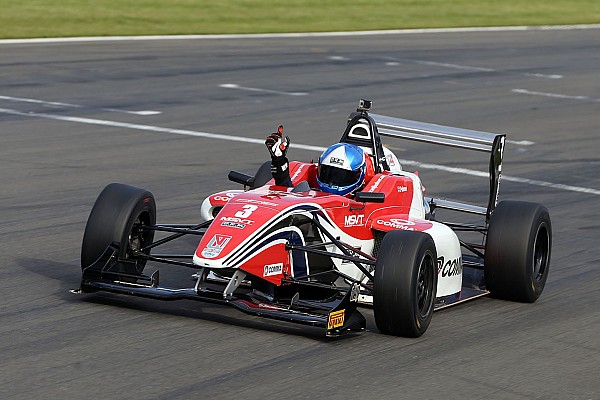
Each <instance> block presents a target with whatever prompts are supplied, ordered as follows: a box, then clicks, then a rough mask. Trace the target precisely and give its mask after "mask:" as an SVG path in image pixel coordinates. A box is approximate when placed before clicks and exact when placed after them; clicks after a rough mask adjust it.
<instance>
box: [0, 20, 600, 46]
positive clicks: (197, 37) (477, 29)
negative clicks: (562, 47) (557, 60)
mask: <svg viewBox="0 0 600 400" xmlns="http://www.w3.org/2000/svg"><path fill="white" fill-rule="evenodd" d="M576 29H600V24H580V25H542V26H489V27H471V28H429V29H390V30H373V31H354V32H298V33H254V34H223V35H149V36H93V37H65V38H33V39H3V40H0V45H2V44H28V43H77V42H122V41H137V40H208V39H271V38H274V39H276V38H305V37H345V36H376V35H410V34H422V33H442V34H449V33H462V32H467V33H468V32H514V31H558V30H576Z"/></svg>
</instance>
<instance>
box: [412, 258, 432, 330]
mask: <svg viewBox="0 0 600 400" xmlns="http://www.w3.org/2000/svg"><path fill="white" fill-rule="evenodd" d="M416 295H417V311H418V313H419V317H420V318H421V319H424V318H426V317H427V316H428V314H429V313H430V310H431V305H432V300H433V262H432V259H431V257H429V256H426V257H423V259H422V260H421V265H419V275H418V278H417V293H416Z"/></svg>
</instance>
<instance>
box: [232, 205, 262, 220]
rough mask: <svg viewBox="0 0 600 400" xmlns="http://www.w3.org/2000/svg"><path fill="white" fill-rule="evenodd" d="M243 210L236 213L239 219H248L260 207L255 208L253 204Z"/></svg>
mask: <svg viewBox="0 0 600 400" xmlns="http://www.w3.org/2000/svg"><path fill="white" fill-rule="evenodd" d="M242 208H243V210H242V211H238V212H236V213H235V216H236V217H239V218H248V217H249V216H250V214H252V213H253V212H254V211H256V209H257V208H258V206H254V205H252V204H246V205H245V206H243V207H242Z"/></svg>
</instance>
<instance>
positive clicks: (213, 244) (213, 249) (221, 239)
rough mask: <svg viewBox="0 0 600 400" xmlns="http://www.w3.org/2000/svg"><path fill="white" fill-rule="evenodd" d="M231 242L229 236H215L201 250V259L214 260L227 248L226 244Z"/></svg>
mask: <svg viewBox="0 0 600 400" xmlns="http://www.w3.org/2000/svg"><path fill="white" fill-rule="evenodd" d="M230 240H231V236H227V235H221V234H218V233H217V234H216V235H215V236H213V237H212V239H210V242H208V244H207V245H206V247H205V248H204V250H202V257H204V258H215V257H217V256H218V255H219V254H221V251H222V250H223V249H224V248H225V246H227V243H229V241H230Z"/></svg>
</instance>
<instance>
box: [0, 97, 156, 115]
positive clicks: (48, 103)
mask: <svg viewBox="0 0 600 400" xmlns="http://www.w3.org/2000/svg"><path fill="white" fill-rule="evenodd" d="M0 100H7V101H12V102H18V103H33V104H41V105H44V106H48V107H66V108H91V107H87V106H82V105H80V104H70V103H61V102H58V101H46V100H39V99H28V98H25V97H11V96H0ZM100 110H104V111H110V112H118V113H123V114H134V115H156V114H160V113H161V111H150V110H146V111H129V110H121V109H117V108H100Z"/></svg>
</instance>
